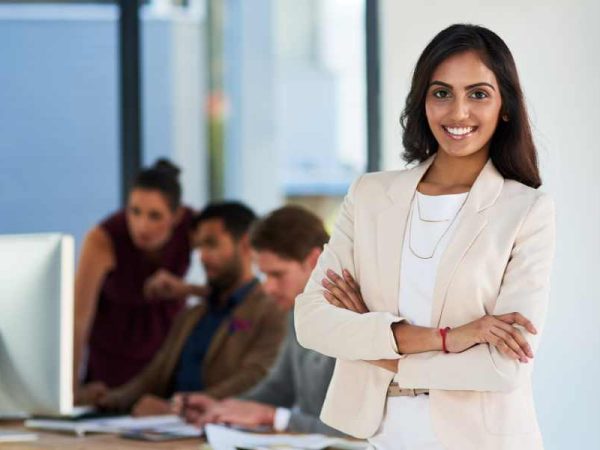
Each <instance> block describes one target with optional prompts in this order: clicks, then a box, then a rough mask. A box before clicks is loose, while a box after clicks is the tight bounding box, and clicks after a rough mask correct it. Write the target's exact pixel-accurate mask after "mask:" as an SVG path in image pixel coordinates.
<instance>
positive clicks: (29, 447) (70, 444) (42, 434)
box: [0, 422, 209, 450]
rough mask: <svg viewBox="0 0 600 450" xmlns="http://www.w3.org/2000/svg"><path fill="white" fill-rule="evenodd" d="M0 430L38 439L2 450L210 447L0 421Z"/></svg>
mask: <svg viewBox="0 0 600 450" xmlns="http://www.w3.org/2000/svg"><path fill="white" fill-rule="evenodd" d="M0 430H24V431H28V432H31V433H36V434H37V435H38V436H39V438H38V440H37V441H32V442H14V443H12V442H10V443H9V442H7V443H4V442H2V443H0V449H2V450H11V449H14V450H41V449H49V448H53V449H81V450H84V449H85V450H87V449H92V450H95V449H105V448H118V449H124V450H129V449H149V448H153V449H172V450H203V449H204V450H205V449H208V448H209V447H208V446H207V445H206V441H205V440H204V439H184V440H175V441H166V442H145V441H135V440H133V439H123V438H120V437H119V436H116V435H112V434H89V435H86V436H85V437H77V436H74V435H72V434H63V433H56V432H48V431H40V430H31V429H29V428H25V427H24V426H23V422H0Z"/></svg>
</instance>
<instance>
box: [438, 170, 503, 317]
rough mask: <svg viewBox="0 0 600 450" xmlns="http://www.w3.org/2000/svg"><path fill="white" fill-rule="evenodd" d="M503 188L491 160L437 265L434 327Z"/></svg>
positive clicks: (477, 182) (479, 177)
mask: <svg viewBox="0 0 600 450" xmlns="http://www.w3.org/2000/svg"><path fill="white" fill-rule="evenodd" d="M503 185H504V178H503V177H502V175H500V173H498V171H497V170H496V168H495V167H494V165H493V163H492V161H491V160H488V162H487V164H486V165H485V166H484V168H483V169H482V170H481V172H480V174H479V176H478V177H477V180H476V181H475V183H474V184H473V186H472V187H471V191H470V193H469V196H468V197H467V200H466V203H465V206H464V207H463V211H462V217H461V218H460V219H459V222H458V224H457V226H456V229H455V230H454V233H453V235H452V237H451V238H450V242H449V243H448V246H447V247H446V249H445V251H444V253H443V254H442V257H441V259H440V263H439V265H438V272H437V276H436V282H435V287H434V291H433V305H432V311H431V324H432V326H433V327H436V328H437V327H439V326H440V321H441V318H442V314H443V312H444V307H445V303H446V292H447V290H448V286H449V285H450V281H451V280H452V277H453V275H454V272H455V271H456V268H457V267H458V265H459V263H460V262H461V261H462V259H463V257H464V255H465V253H466V252H467V251H468V250H469V248H470V247H471V245H473V242H475V239H477V236H479V234H480V233H481V231H482V230H483V229H484V228H485V226H486V224H487V218H486V217H485V214H484V213H483V211H484V210H485V209H486V208H488V207H489V206H491V205H492V204H493V203H494V202H495V201H496V199H497V198H498V195H500V192H501V191H502V186H503Z"/></svg>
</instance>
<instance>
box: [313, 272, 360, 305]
mask: <svg viewBox="0 0 600 450" xmlns="http://www.w3.org/2000/svg"><path fill="white" fill-rule="evenodd" d="M321 284H322V285H323V287H324V288H325V289H326V291H325V293H324V296H325V299H326V300H327V301H328V302H329V303H331V304H332V305H334V306H337V307H338V308H344V309H347V310H350V311H353V312H356V313H359V314H364V313H367V312H369V308H367V305H365V302H364V300H363V298H362V294H361V293H360V286H359V285H358V283H357V282H356V281H355V280H354V278H353V277H352V275H350V272H348V271H347V270H346V269H344V270H343V271H342V276H340V275H338V274H337V273H335V272H334V271H333V270H327V278H324V279H323V281H322V282H321Z"/></svg>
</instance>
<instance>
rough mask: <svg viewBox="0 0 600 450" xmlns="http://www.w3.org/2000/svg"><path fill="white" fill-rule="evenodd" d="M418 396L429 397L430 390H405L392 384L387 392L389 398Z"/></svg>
mask: <svg viewBox="0 0 600 450" xmlns="http://www.w3.org/2000/svg"><path fill="white" fill-rule="evenodd" d="M417 395H429V389H405V388H401V387H400V386H398V383H391V384H390V386H389V387H388V390H387V396H388V397H416V396H417Z"/></svg>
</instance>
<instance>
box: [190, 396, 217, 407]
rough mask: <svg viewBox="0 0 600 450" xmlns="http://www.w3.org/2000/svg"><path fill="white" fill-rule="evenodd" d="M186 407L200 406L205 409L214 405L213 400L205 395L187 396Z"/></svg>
mask: <svg viewBox="0 0 600 450" xmlns="http://www.w3.org/2000/svg"><path fill="white" fill-rule="evenodd" d="M187 403H188V406H201V407H204V408H205V407H207V406H208V405H211V404H213V403H215V399H213V398H212V397H210V396H208V395H205V394H189V395H188V396H187Z"/></svg>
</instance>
